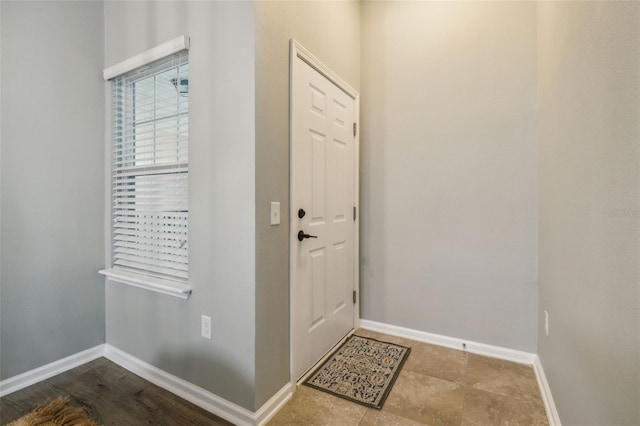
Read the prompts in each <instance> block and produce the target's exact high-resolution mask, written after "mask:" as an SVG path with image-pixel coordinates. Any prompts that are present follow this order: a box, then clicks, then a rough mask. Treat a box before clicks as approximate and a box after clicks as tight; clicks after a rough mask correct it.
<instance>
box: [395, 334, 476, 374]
mask: <svg viewBox="0 0 640 426" xmlns="http://www.w3.org/2000/svg"><path fill="white" fill-rule="evenodd" d="M403 368H405V369H407V370H411V371H415V372H416V373H420V374H426V375H427V376H433V377H438V378H440V379H445V380H450V381H452V382H458V383H464V377H465V373H466V370H467V354H466V353H465V352H462V351H458V350H455V349H450V348H445V347H442V346H436V345H430V344H428V343H420V342H415V343H414V344H413V346H412V347H411V353H410V354H409V358H408V359H407V362H405V364H404V367H403Z"/></svg>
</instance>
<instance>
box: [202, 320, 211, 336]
mask: <svg viewBox="0 0 640 426" xmlns="http://www.w3.org/2000/svg"><path fill="white" fill-rule="evenodd" d="M201 319H202V321H201V327H200V333H201V334H202V337H204V338H205V339H209V340H211V317H208V316H206V315H202V318H201Z"/></svg>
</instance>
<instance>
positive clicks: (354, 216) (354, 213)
mask: <svg viewBox="0 0 640 426" xmlns="http://www.w3.org/2000/svg"><path fill="white" fill-rule="evenodd" d="M353 220H354V221H355V220H356V206H353Z"/></svg>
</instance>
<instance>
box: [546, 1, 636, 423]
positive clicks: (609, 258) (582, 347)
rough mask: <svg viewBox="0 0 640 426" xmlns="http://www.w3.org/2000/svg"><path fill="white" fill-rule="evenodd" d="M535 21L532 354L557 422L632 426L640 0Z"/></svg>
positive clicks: (582, 6) (574, 6) (552, 12)
mask: <svg viewBox="0 0 640 426" xmlns="http://www.w3.org/2000/svg"><path fill="white" fill-rule="evenodd" d="M538 21H539V47H540V49H539V76H540V85H539V87H540V90H539V98H540V127H539V128H540V131H539V132H540V308H539V309H540V312H539V318H540V321H539V326H538V329H539V332H538V336H539V337H538V353H539V355H540V358H541V361H542V365H543V366H544V370H545V373H546V376H547V379H548V381H549V385H550V386H551V390H552V392H553V397H554V399H555V402H556V405H557V407H558V411H559V414H560V419H561V421H562V424H563V425H565V426H578V425H580V426H585V425H605V424H606V425H617V426H622V425H638V424H640V317H639V312H640V308H639V307H640V299H639V294H638V293H639V291H640V172H639V164H640V155H639V150H640V3H638V2H542V3H540V4H539V16H538ZM544 310H547V312H549V336H546V334H545V331H544V322H543V318H544Z"/></svg>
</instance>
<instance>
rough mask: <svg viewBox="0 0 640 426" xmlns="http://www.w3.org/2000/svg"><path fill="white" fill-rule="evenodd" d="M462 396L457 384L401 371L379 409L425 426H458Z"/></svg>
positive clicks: (460, 386) (460, 416)
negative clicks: (425, 425)
mask: <svg viewBox="0 0 640 426" xmlns="http://www.w3.org/2000/svg"><path fill="white" fill-rule="evenodd" d="M463 396H464V388H463V386H462V385H460V384H459V383H455V382H451V381H448V380H442V379H438V378H436V377H430V376H425V375H423V374H419V373H415V372H413V371H408V370H403V371H402V372H401V373H400V376H399V377H398V380H397V381H396V383H395V385H394V386H393V389H392V390H391V393H390V394H389V397H388V398H387V401H386V402H385V404H384V406H383V408H382V409H383V411H386V412H389V413H392V414H396V415H398V416H402V417H406V418H408V419H411V420H415V421H417V422H420V423H424V424H428V425H438V426H444V425H456V426H458V425H459V424H460V420H461V418H462V399H463Z"/></svg>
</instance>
